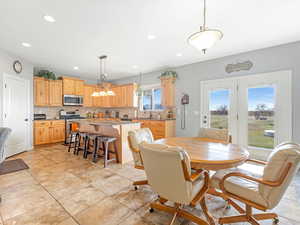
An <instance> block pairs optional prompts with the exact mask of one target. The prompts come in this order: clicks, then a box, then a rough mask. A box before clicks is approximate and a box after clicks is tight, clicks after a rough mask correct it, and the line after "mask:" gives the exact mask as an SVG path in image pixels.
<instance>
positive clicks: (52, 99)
mask: <svg viewBox="0 0 300 225" xmlns="http://www.w3.org/2000/svg"><path fill="white" fill-rule="evenodd" d="M62 95H63V85H62V80H49V105H50V106H62V105H63V101H62Z"/></svg>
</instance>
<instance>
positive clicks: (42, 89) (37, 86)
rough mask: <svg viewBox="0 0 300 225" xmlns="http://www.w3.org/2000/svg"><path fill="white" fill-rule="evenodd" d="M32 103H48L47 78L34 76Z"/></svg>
mask: <svg viewBox="0 0 300 225" xmlns="http://www.w3.org/2000/svg"><path fill="white" fill-rule="evenodd" d="M33 87H34V105H36V106H48V105H49V80H47V79H45V78H42V77H34V79H33Z"/></svg>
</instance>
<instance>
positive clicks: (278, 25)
mask: <svg viewBox="0 0 300 225" xmlns="http://www.w3.org/2000/svg"><path fill="white" fill-rule="evenodd" d="M202 5H203V1H202V0H187V1H183V0H63V1H62V0H42V1H41V0H26V1H20V0H1V7H0V48H2V49H4V50H6V51H8V52H10V53H12V54H15V55H18V56H20V57H23V58H25V59H27V60H29V61H30V62H32V63H33V64H34V65H35V66H40V67H46V68H50V69H51V70H54V71H56V72H57V73H62V74H69V75H77V76H81V77H82V78H87V79H89V78H90V79H94V78H95V76H96V73H97V71H98V68H99V66H98V59H97V56H99V55H102V54H106V55H108V62H107V69H108V72H109V78H110V79H117V78H121V77H125V76H131V75H135V74H138V73H139V72H143V73H145V72H150V71H155V70H160V69H163V68H167V67H177V66H180V65H185V64H189V63H194V62H199V61H204V60H208V59H213V58H218V57H222V56H226V55H232V54H236V53H240V52H245V51H250V50H255V49H260V48H265V47H269V46H274V45H279V44H284V43H288V42H294V41H298V40H300V29H299V27H300V20H299V19H297V18H298V17H299V9H300V1H299V0H284V1H282V0H243V1H241V0H222V1H220V0H207V13H208V18H207V26H208V27H210V28H218V29H220V30H222V31H223V33H224V38H223V39H222V40H221V41H220V42H218V43H217V44H216V45H215V46H214V47H213V48H211V49H209V50H208V52H207V54H206V55H203V54H202V53H201V52H199V51H197V50H196V49H194V48H192V47H191V46H189V45H188V44H187V41H186V39H187V37H188V36H189V35H190V34H192V33H194V32H196V31H197V30H198V29H199V26H200V25H201V23H202V21H203V18H202V7H203V6H202ZM44 15H51V16H53V17H54V18H55V19H56V22H55V23H48V22H46V21H45V20H44V19H43V16H44ZM148 35H155V36H156V39H153V40H148V38H147V37H148ZM22 42H28V43H30V44H31V45H32V47H30V48H26V47H23V46H22V45H21V43H22ZM178 53H181V54H182V56H180V57H179V56H176V54H178ZM134 65H136V66H137V68H133V67H134ZM74 66H78V67H79V70H74V69H73V68H74Z"/></svg>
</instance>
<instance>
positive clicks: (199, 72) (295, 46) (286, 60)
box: [114, 42, 300, 143]
mask: <svg viewBox="0 0 300 225" xmlns="http://www.w3.org/2000/svg"><path fill="white" fill-rule="evenodd" d="M199 54H201V53H200V52H199ZM208 54H209V52H208ZM246 60H251V61H252V62H253V63H254V66H253V67H252V69H251V70H250V71H246V72H245V71H241V72H237V73H233V74H230V75H229V74H227V73H226V72H225V66H226V65H227V64H230V63H236V62H243V61H246ZM175 70H176V71H177V73H178V75H179V79H178V80H177V82H176V106H177V118H178V119H177V129H176V132H177V136H196V135H197V134H198V131H199V127H200V115H198V113H199V112H200V81H203V80H212V79H220V78H226V77H233V76H243V75H252V74H257V73H264V72H273V71H279V70H291V71H292V74H293V75H292V76H293V78H292V80H293V87H292V88H293V90H292V98H293V99H292V101H293V139H294V141H296V142H299V143H300V116H299V115H300V100H299V99H300V42H296V43H291V44H286V45H282V46H276V47H272V48H267V49H261V50H256V51H251V52H246V53H242V54H238V55H233V56H227V57H223V58H219V59H214V60H209V61H204V62H199V63H195V64H190V65H185V66H182V67H178V68H175ZM159 75H160V72H159V71H158V72H153V73H149V74H145V75H144V76H143V84H151V83H157V82H159V80H158V79H157V77H158V76H159ZM133 81H138V77H129V78H126V79H120V80H115V81H114V82H115V83H117V84H122V83H129V82H133ZM182 93H188V94H189V95H190V104H189V105H188V106H187V125H186V129H185V130H181V129H180V120H179V117H180V116H179V114H178V112H179V109H180V104H179V102H180V98H181V94H182Z"/></svg>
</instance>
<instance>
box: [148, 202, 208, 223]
mask: <svg viewBox="0 0 300 225" xmlns="http://www.w3.org/2000/svg"><path fill="white" fill-rule="evenodd" d="M150 207H151V209H157V210H160V211H163V212H167V213H171V214H175V213H177V214H176V217H177V216H179V217H183V218H185V219H187V220H190V221H192V222H194V223H196V224H199V225H209V223H207V222H206V221H204V220H203V219H201V218H199V217H197V216H195V215H193V214H191V213H189V212H187V211H184V210H182V209H178V208H174V207H171V206H167V205H162V204H160V203H155V202H153V203H151V204H150ZM152 211H153V210H152ZM173 218H174V216H173Z"/></svg>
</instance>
